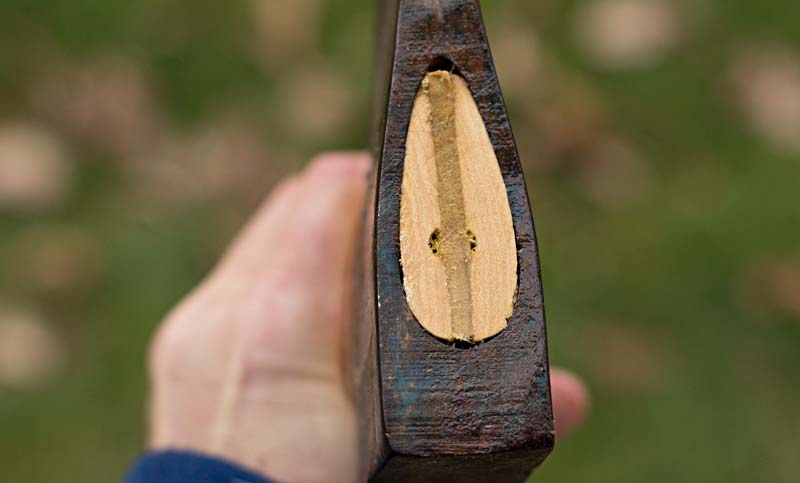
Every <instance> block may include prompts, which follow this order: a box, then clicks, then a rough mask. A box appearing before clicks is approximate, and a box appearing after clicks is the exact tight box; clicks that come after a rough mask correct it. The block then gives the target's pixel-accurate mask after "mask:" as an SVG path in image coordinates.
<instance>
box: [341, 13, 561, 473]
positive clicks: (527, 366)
mask: <svg viewBox="0 0 800 483" xmlns="http://www.w3.org/2000/svg"><path fill="white" fill-rule="evenodd" d="M380 16H381V20H380V31H379V33H380V36H379V44H378V62H379V68H378V70H377V75H376V78H375V82H376V95H375V99H376V100H375V131H374V133H373V134H374V136H373V143H372V144H373V155H374V160H375V165H374V171H373V175H372V178H371V180H370V185H371V189H370V195H369V196H368V200H367V208H366V210H365V213H364V230H363V234H364V236H363V238H362V241H361V247H360V254H361V257H360V261H359V266H358V270H359V277H358V278H359V280H360V283H361V286H360V287H359V288H358V290H357V292H356V293H357V297H358V299H357V300H356V304H357V309H358V317H357V319H358V320H357V324H356V329H355V333H356V336H355V340H356V342H355V344H356V346H355V347H356V351H355V352H356V360H355V381H356V389H357V390H356V393H357V399H358V404H359V408H360V417H361V421H360V438H361V445H362V452H361V454H362V457H363V459H362V462H361V466H362V475H363V476H364V478H365V479H366V478H368V477H370V476H371V477H372V479H373V481H381V482H383V481H386V482H389V481H391V482H406V481H408V482H416V481H419V482H449V481H453V482H456V481H458V482H468V483H469V482H484V481H485V482H490V481H491V482H500V483H502V482H519V481H524V480H525V478H526V477H527V476H528V475H529V474H530V472H531V471H532V470H533V469H534V468H535V467H536V466H537V465H538V464H539V463H540V462H541V461H542V460H543V459H544V458H545V457H546V456H547V454H548V453H549V452H550V450H551V449H552V447H553V443H554V431H553V417H552V408H551V401H550V383H549V369H548V360H547V344H546V335H545V319H544V309H543V300H542V288H541V278H540V271H539V260H538V250H537V246H536V237H535V233H534V227H533V220H532V216H531V211H530V206H529V202H528V195H527V191H526V188H525V181H524V179H523V175H522V170H521V167H520V161H519V156H518V154H517V149H516V146H515V144H514V138H513V135H512V132H511V127H510V124H509V120H508V115H507V113H506V109H505V105H504V102H503V98H502V94H501V92H500V87H499V85H498V81H497V76H496V73H495V70H494V65H493V63H492V58H491V53H490V51H489V46H488V42H487V38H486V32H485V30H484V26H483V20H482V18H481V13H480V7H479V5H478V2H477V0H393V1H387V2H383V4H382V8H381V13H380ZM437 69H444V70H450V71H452V72H454V73H457V74H458V75H460V76H461V77H462V78H463V79H464V80H465V81H466V84H467V86H468V87H469V90H470V92H471V94H472V96H473V98H474V100H475V103H476V104H477V107H478V110H479V112H480V115H481V117H482V119H483V122H484V124H485V126H486V130H487V132H488V135H489V139H490V141H491V144H492V147H493V148H494V151H495V154H496V157H497V162H498V164H499V167H500V171H501V174H502V177H503V181H504V183H505V186H506V190H507V194H508V200H509V205H510V208H511V214H512V220H513V226H514V235H515V241H516V246H517V267H518V287H517V296H516V301H515V304H514V309H513V314H512V316H511V317H510V318H509V319H508V327H507V328H505V330H503V331H502V332H500V333H499V334H498V335H496V336H495V337H493V338H491V339H488V340H486V341H484V342H482V343H480V344H477V345H470V344H453V343H449V344H448V343H445V342H442V341H441V340H438V339H436V338H435V337H433V336H431V335H430V334H429V333H427V332H426V331H425V330H424V329H423V328H422V327H421V326H420V324H419V323H418V322H417V320H416V319H415V318H414V315H413V314H412V312H411V310H410V309H409V306H408V303H407V300H406V297H405V294H404V290H403V274H402V267H401V264H400V243H399V217H400V195H401V182H402V176H403V161H404V158H405V143H406V135H407V131H408V126H409V121H410V118H411V110H412V107H413V104H414V98H415V96H416V94H417V92H418V90H419V87H420V83H421V81H422V79H423V77H425V75H426V74H427V73H428V72H430V71H433V70H437Z"/></svg>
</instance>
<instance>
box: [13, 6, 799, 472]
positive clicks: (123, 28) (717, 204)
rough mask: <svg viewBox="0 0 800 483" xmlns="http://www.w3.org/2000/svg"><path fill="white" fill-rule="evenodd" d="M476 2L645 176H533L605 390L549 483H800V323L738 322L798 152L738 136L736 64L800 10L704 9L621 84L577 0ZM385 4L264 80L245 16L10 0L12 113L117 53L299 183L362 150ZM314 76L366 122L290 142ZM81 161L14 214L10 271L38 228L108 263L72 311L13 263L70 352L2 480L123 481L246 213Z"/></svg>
mask: <svg viewBox="0 0 800 483" xmlns="http://www.w3.org/2000/svg"><path fill="white" fill-rule="evenodd" d="M484 3H485V5H484V10H485V15H486V18H487V21H489V23H490V24H491V21H492V20H493V19H497V18H500V16H502V15H508V12H511V13H513V14H514V15H515V16H516V17H518V18H522V17H523V16H524V20H525V21H526V22H530V24H531V25H533V26H534V27H535V28H536V30H537V33H538V35H539V38H540V40H541V43H542V44H543V46H544V47H545V48H546V49H547V50H548V51H549V52H550V53H551V54H552V55H554V56H556V57H557V58H558V60H559V62H561V63H562V64H564V65H565V66H566V67H567V68H569V69H571V70H573V71H574V72H576V73H577V75H580V76H582V78H583V79H584V80H585V81H586V82H587V83H589V85H590V86H591V88H592V89H593V92H594V93H595V94H596V95H597V96H599V97H600V98H601V99H602V101H603V102H604V104H605V106H606V107H607V108H608V110H609V113H608V117H609V119H610V121H609V122H610V124H611V127H610V128H611V129H613V130H614V131H618V132H622V133H624V134H625V135H626V136H627V137H629V138H631V139H633V140H635V143H636V145H637V147H638V148H639V149H640V150H641V151H642V153H643V154H644V157H645V159H646V160H647V162H648V163H649V164H650V168H651V171H652V172H653V173H654V174H653V178H654V180H653V182H652V186H650V187H649V189H648V191H647V192H646V194H645V195H644V196H643V197H642V198H641V199H640V200H638V201H636V202H634V203H629V204H625V205H622V206H618V207H613V208H607V207H602V206H598V205H596V204H593V203H591V202H589V201H587V199H586V198H585V197H584V196H583V195H582V194H581V193H580V190H579V189H578V188H576V186H575V185H574V183H572V182H570V180H569V179H564V177H562V176H558V175H554V174H551V173H548V172H546V171H539V170H537V169H535V168H533V167H530V166H528V168H529V169H528V183H529V187H530V189H531V198H532V202H533V207H534V213H535V216H536V224H537V232H538V235H539V240H540V249H541V256H542V266H543V270H544V282H545V289H546V302H547V314H548V320H549V331H548V332H549V336H550V348H551V358H552V361H553V362H554V363H555V364H558V365H563V366H567V367H571V368H574V369H575V370H576V371H578V372H581V373H584V374H586V375H587V377H588V379H589V383H590V385H592V389H593V396H594V405H593V410H592V414H591V417H590V418H589V420H588V423H587V426H586V429H585V430H584V431H583V432H581V433H579V434H577V435H576V436H574V437H572V438H570V439H569V440H565V441H559V442H558V447H557V450H556V451H555V452H554V454H553V455H552V456H551V458H550V459H549V460H548V461H547V463H546V464H545V465H544V466H543V467H542V468H541V469H540V470H539V471H538V473H537V481H564V482H569V481H595V482H603V481H608V482H612V481H613V482H641V481H649V482H653V483H657V482H673V481H676V480H682V481H719V482H752V481H769V482H791V481H795V480H796V475H797V474H798V473H800V463H799V462H798V461H797V458H796V452H797V448H798V447H800V417H798V413H797V408H798V407H800V388H798V385H797V381H798V380H800V351H798V349H797V348H798V347H799V346H800V345H799V344H800V323H798V320H796V319H792V318H790V317H785V316H780V315H776V314H773V313H771V312H769V311H765V312H758V311H756V312H753V311H749V310H747V309H746V308H745V307H744V304H743V302H742V300H741V287H742V284H743V280H742V278H743V277H744V276H745V275H746V273H747V269H748V267H751V266H752V265H753V264H757V263H758V262H759V260H764V259H782V258H790V257H793V256H797V255H798V253H800V250H799V249H798V247H800V210H799V209H798V205H800V195H799V194H798V191H797V183H798V182H797V180H798V179H800V159H797V156H791V155H785V154H777V153H775V152H772V151H770V150H769V149H768V148H767V147H765V146H764V145H762V144H761V142H760V140H759V139H757V138H756V137H754V135H753V134H751V133H750V131H748V130H746V129H745V127H744V123H742V122H741V121H740V120H739V119H737V113H736V111H735V110H734V109H733V108H732V107H731V106H730V101H729V99H728V98H727V96H728V94H727V92H726V91H725V85H724V82H725V81H724V71H725V68H726V65H727V63H728V62H729V61H730V58H731V56H732V55H733V54H734V53H735V51H736V49H738V48H739V47H740V45H742V44H746V43H749V42H758V41H762V40H764V39H766V40H770V41H777V42H783V43H787V44H789V45H790V46H792V47H793V48H794V49H796V50H800V24H798V23H797V22H796V19H797V18H798V14H800V4H797V3H796V2H792V1H789V0H771V1H768V2H760V3H754V2H751V1H748V0H724V1H723V0H716V1H712V0H708V1H707V2H706V3H707V4H708V5H707V6H706V10H707V11H708V12H711V13H709V15H708V16H707V18H704V19H701V20H699V21H698V22H699V24H700V26H699V27H698V28H696V29H693V30H692V31H691V33H690V34H689V35H688V38H687V40H686V41H685V43H684V44H683V45H682V46H681V47H680V48H678V49H677V50H676V51H675V52H674V53H673V54H672V55H670V56H669V58H668V59H666V60H665V61H664V62H662V63H660V64H659V65H658V66H657V67H655V68H653V69H649V70H645V71H639V72H619V73H609V72H603V71H597V70H595V69H593V68H592V67H591V66H590V65H587V64H586V63H585V62H584V61H583V60H582V58H581V56H580V55H579V53H578V52H577V51H576V50H575V47H574V44H573V42H572V37H571V30H570V29H571V19H572V17H573V13H574V10H575V8H577V7H579V6H580V5H581V4H582V3H583V2H578V1H567V2H556V1H553V0H543V1H541V2H523V1H521V0H520V1H511V0H504V1H496V2H484ZM371 7H372V4H371V3H370V2H367V1H366V0H357V1H356V0H353V1H345V0H335V1H330V2H327V3H324V4H323V5H322V13H321V14H320V17H319V22H318V25H317V27H316V28H318V29H319V35H318V38H317V43H316V45H315V47H314V50H313V51H312V52H306V53H304V54H303V55H298V56H294V57H291V58H289V59H284V60H283V61H281V62H280V63H275V64H273V65H268V66H264V65H263V64H262V61H259V60H258V59H257V58H256V57H255V56H254V55H253V45H252V38H253V35H254V34H253V31H252V29H253V25H252V23H253V22H252V21H251V20H252V19H251V18H250V14H249V8H248V4H247V3H246V2H243V1H234V2H226V3H225V4H224V6H223V4H221V3H217V4H208V3H204V2H200V3H197V2H187V1H177V0H170V1H166V2H162V1H155V0H146V1H141V2H111V1H96V0H82V1H80V2H67V1H64V0H46V1H41V2H34V3H31V2H25V1H21V0H5V1H3V2H2V3H1V4H0V115H2V116H3V117H9V118H13V117H22V118H25V117H27V116H28V115H29V113H28V109H29V106H28V105H27V102H26V98H25V97H26V86H27V85H28V83H29V81H30V76H32V75H33V72H34V71H35V68H36V61H37V58H43V57H40V56H41V55H43V54H47V55H56V56H65V57H67V58H73V59H82V58H91V57H92V56H94V55H96V54H98V53H104V52H122V53H124V54H126V55H128V56H131V57H133V58H135V59H137V60H139V61H141V62H143V63H144V64H145V65H146V66H147V68H148V69H149V71H150V72H151V73H152V76H153V79H154V85H155V89H156V94H157V96H158V99H159V101H160V104H161V107H162V108H163V109H164V110H165V111H166V115H167V117H168V118H169V119H170V120H171V121H172V122H174V123H175V124H178V125H187V126H192V125H199V124H202V123H203V122H204V121H206V120H208V119H209V118H211V117H213V116H214V115H215V114H216V113H217V112H219V111H221V110H224V109H225V107H226V106H230V105H238V104H246V105H249V106H250V107H252V108H253V110H255V111H256V112H258V113H259V116H260V118H261V119H262V120H263V122H264V125H263V126H262V127H261V129H263V131H264V137H265V139H266V140H267V142H268V145H269V146H270V147H271V148H273V149H275V152H276V153H278V154H279V156H277V157H276V159H274V161H273V163H277V164H278V165H279V167H278V172H279V173H280V172H285V171H287V170H290V169H295V168H297V167H298V164H299V163H300V162H302V160H304V159H305V158H306V157H307V156H309V155H311V154H312V153H313V152H316V151H318V150H320V149H323V148H352V147H359V146H363V145H364V144H365V143H366V139H367V134H368V131H367V130H368V123H369V120H368V115H367V112H368V110H367V102H368V100H369V78H370V75H371V61H372V56H371V50H370V48H371V47H370V42H369V39H370V38H371V34H372V25H371V24H370V23H367V22H369V21H371ZM495 34H496V32H495V31H493V30H492V29H490V30H489V35H490V38H491V36H493V35H495ZM496 55H498V53H497V52H496ZM316 62H326V63H329V64H333V65H337V66H338V67H339V68H340V69H341V70H342V76H343V77H344V78H345V79H346V80H347V81H348V83H349V85H350V86H351V88H352V89H353V91H354V92H355V96H356V98H357V99H358V100H357V103H356V105H353V106H351V107H350V109H352V111H353V114H352V116H351V118H352V122H349V123H346V124H345V125H344V126H343V127H336V128H335V132H334V133H332V135H331V136H330V138H326V139H314V138H309V137H306V136H303V134H302V133H300V132H294V131H292V130H291V128H289V127H287V126H285V125H283V123H282V121H281V116H282V111H281V110H280V108H278V107H276V106H278V105H279V104H280V101H281V99H280V95H281V91H280V90H279V89H278V86H279V85H280V84H281V83H282V82H286V81H287V76H291V75H292V73H294V72H297V71H298V70H299V69H302V68H303V67H305V66H306V64H307V63H316ZM501 84H502V78H501ZM533 88H534V89H535V86H533ZM510 109H511V112H512V121H514V126H515V132H517V133H518V135H519V133H521V132H527V130H526V127H527V126H525V125H524V124H523V123H524V121H525V119H524V116H523V115H517V116H515V113H521V112H523V111H524V109H521V106H519V105H515V104H513V103H512V105H510ZM518 141H519V143H520V145H521V146H523V145H526V143H530V142H532V141H531V140H530V139H526V138H520V139H518ZM531 150H532V151H533V152H536V146H532V149H531ZM71 154H72V155H73V157H74V159H75V160H76V161H77V163H78V164H79V167H80V170H81V171H80V178H79V182H78V189H77V193H78V194H77V195H76V196H75V197H73V198H72V199H71V200H70V202H69V203H68V204H67V205H65V206H62V207H59V208H57V209H56V210H54V211H53V212H50V213H47V214H40V215H33V216H22V215H11V214H4V215H2V216H0V233H2V236H0V266H3V267H6V266H9V264H10V257H11V256H12V255H11V253H12V252H13V250H11V247H12V246H13V244H14V242H15V240H16V239H17V238H18V237H21V236H22V234H24V232H25V231H26V230H28V229H30V228H32V227H36V226H47V225H49V224H52V223H69V224H74V225H77V226H81V227H82V228H84V229H86V230H88V231H89V232H90V233H91V234H92V235H93V236H94V237H96V238H97V240H98V241H99V245H100V247H101V252H102V253H101V254H100V258H101V261H102V266H103V267H104V268H103V271H102V276H101V279H100V280H99V281H98V282H97V283H96V284H95V285H94V286H93V287H92V288H91V290H90V291H89V292H87V293H82V294H79V295H76V296H72V297H54V296H45V295H42V294H39V293H36V292H32V291H28V290H27V289H25V288H24V287H20V286H18V285H17V284H16V283H15V280H14V279H13V277H12V276H11V274H9V273H8V272H7V271H5V270H0V294H2V296H3V298H12V299H15V300H22V301H25V302H27V303H32V304H36V305H37V306H41V307H43V309H44V310H45V313H46V314H47V315H48V316H50V317H51V318H52V319H53V320H55V321H57V322H58V323H59V325H58V327H57V329H58V333H59V334H61V335H63V336H64V338H65V339H66V340H67V344H68V349H69V353H70V358H69V366H68V367H67V368H66V370H65V371H64V372H63V373H62V375H61V377H60V378H59V379H58V380H56V381H53V382H52V383H51V384H49V385H47V386H45V387H41V388H35V389H11V388H0V428H2V429H1V430H0V455H2V456H0V467H2V468H3V472H4V478H5V479H6V480H7V481H30V482H38V481H41V482H45V481H65V480H67V481H82V482H86V483H93V482H97V483H100V482H108V481H115V480H117V479H118V478H119V475H120V474H121V473H122V471H123V470H124V468H125V467H126V465H127V464H128V463H129V462H130V461H131V459H132V458H134V457H135V455H136V454H137V453H138V452H139V451H140V449H141V447H142V445H143V441H144V422H143V421H144V419H143V415H144V407H145V406H144V404H145V402H144V401H145V395H146V384H145V354H146V346H147V340H148V338H149V336H150V334H151V333H152V330H153V328H154V327H155V326H156V324H157V323H158V321H159V319H160V318H161V317H162V316H163V315H164V314H165V312H166V311H167V310H168V309H169V308H170V307H171V306H172V305H173V304H174V303H175V302H176V301H177V300H178V299H179V298H180V297H181V296H182V295H183V294H185V293H186V292H187V291H188V290H190V289H191V287H192V286H193V285H194V284H195V283H196V282H197V281H198V280H199V279H200V278H201V277H202V276H203V274H204V273H205V272H206V271H207V270H208V269H209V268H210V266H211V265H212V264H213V261H214V259H215V258H216V256H217V254H218V250H219V249H220V247H221V245H222V244H223V242H224V240H226V239H227V238H228V237H229V236H231V235H232V231H233V230H232V225H235V223H231V222H230V219H231V217H233V219H234V221H241V220H243V219H244V218H245V217H246V215H247V213H248V212H249V210H250V209H251V208H252V206H253V203H254V202H245V203H242V202H241V201H235V202H234V201H231V202H230V203H228V204H227V205H225V206H220V205H219V204H215V203H212V202H207V203H203V202H196V203H192V204H189V205H186V206H182V207H180V208H178V209H175V210H168V211H167V212H166V213H151V212H148V211H147V210H146V209H145V210H144V213H142V212H141V211H142V210H140V209H139V207H138V206H136V203H137V198H136V197H134V196H132V195H131V194H130V190H129V189H128V188H126V187H127V183H128V181H127V180H126V175H125V173H124V170H121V169H120V168H119V162H120V160H113V159H106V158H107V155H106V154H103V153H98V152H97V150H96V149H95V148H93V147H91V146H86V145H85V144H82V143H81V142H78V141H76V142H74V143H73V144H72V146H71ZM123 161H124V160H123ZM528 161H530V160H528ZM744 282H746V281H744ZM631 327H636V328H637V334H639V335H637V337H640V338H644V340H643V342H646V343H647V344H648V347H652V348H653V354H652V357H653V360H652V364H653V365H654V366H653V367H652V368H651V369H650V370H651V372H650V373H646V374H650V375H651V378H650V379H646V380H644V381H638V380H637V381H628V384H627V385H626V381H624V380H623V381H617V382H615V383H610V382H609V379H607V378H604V377H602V372H598V371H614V370H615V369H619V364H630V365H636V364H637V363H639V361H637V360H627V359H626V354H627V353H626V352H625V351H629V350H630V349H631V347H630V346H626V345H624V344H618V341H617V340H616V339H615V334H618V333H619V332H618V331H616V330H622V331H625V330H628V328H631ZM606 329H616V330H608V331H607V330H606ZM605 334H608V336H607V337H604V335H605ZM615 351H622V352H623V353H621V354H619V353H617V352H615ZM611 356H614V357H611ZM605 360H610V361H611V362H609V363H608V364H606V365H604V364H602V361H605ZM598 361H600V363H598ZM612 381H613V380H612Z"/></svg>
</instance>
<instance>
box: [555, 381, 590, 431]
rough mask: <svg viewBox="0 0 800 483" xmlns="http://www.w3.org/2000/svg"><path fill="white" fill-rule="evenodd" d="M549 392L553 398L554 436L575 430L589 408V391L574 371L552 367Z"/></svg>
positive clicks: (581, 422)
mask: <svg viewBox="0 0 800 483" xmlns="http://www.w3.org/2000/svg"><path fill="white" fill-rule="evenodd" d="M550 392H551V395H552V398H553V416H554V418H555V423H556V436H557V437H564V436H568V435H569V434H571V433H573V432H575V430H577V429H578V428H579V427H580V426H581V425H582V424H583V421H584V419H585V418H586V413H587V412H588V409H589V391H588V389H587V388H586V385H585V384H584V383H583V381H582V380H581V379H580V378H579V377H578V376H576V375H575V374H574V373H572V372H570V371H567V370H564V369H552V370H551V371H550Z"/></svg>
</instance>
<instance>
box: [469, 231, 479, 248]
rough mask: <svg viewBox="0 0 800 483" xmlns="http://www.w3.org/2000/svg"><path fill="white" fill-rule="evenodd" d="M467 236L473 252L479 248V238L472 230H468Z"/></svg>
mask: <svg viewBox="0 0 800 483" xmlns="http://www.w3.org/2000/svg"><path fill="white" fill-rule="evenodd" d="M467 238H469V249H470V250H472V251H473V252H474V251H475V249H476V248H478V240H477V239H476V238H475V234H474V233H472V230H467Z"/></svg>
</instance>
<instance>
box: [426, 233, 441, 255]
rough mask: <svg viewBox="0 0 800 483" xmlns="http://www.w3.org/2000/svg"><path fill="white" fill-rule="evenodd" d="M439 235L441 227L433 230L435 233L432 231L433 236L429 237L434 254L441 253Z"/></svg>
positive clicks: (429, 243)
mask: <svg viewBox="0 0 800 483" xmlns="http://www.w3.org/2000/svg"><path fill="white" fill-rule="evenodd" d="M439 235H440V232H439V229H438V228H437V229H435V230H433V233H431V237H430V238H429V239H428V246H429V247H430V249H431V252H433V254H434V255H436V254H437V253H439Z"/></svg>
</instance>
